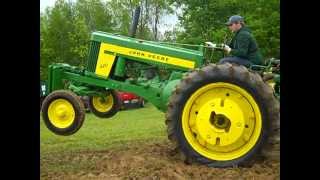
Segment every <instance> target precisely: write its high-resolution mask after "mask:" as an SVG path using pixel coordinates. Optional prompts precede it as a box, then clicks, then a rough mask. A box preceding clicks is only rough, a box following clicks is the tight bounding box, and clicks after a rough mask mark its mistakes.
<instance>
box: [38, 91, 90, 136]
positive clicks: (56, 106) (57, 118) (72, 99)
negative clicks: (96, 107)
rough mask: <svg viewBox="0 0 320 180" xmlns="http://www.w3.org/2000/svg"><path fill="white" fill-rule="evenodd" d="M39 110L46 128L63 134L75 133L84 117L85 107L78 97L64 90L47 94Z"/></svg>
mask: <svg viewBox="0 0 320 180" xmlns="http://www.w3.org/2000/svg"><path fill="white" fill-rule="evenodd" d="M41 111H42V118H43V120H44V123H45V125H46V126H47V128H48V129H49V130H51V131H52V132H53V133H55V134H57V135H63V136H67V135H71V134H74V133H76V132H77V131H78V130H79V129H80V128H81V126H82V124H83V121H84V118H85V109H84V105H83V102H82V101H81V99H80V97H79V96H77V95H76V94H74V93H73V92H71V91H66V90H58V91H54V92H52V93H51V94H49V95H48V96H47V97H46V98H45V99H44V101H43V103H42V108H41Z"/></svg>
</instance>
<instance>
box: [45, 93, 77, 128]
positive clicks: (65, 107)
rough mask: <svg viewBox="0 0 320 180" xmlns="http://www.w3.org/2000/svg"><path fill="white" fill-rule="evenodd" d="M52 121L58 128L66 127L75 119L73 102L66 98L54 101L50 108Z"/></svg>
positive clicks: (49, 112) (49, 114)
mask: <svg viewBox="0 0 320 180" xmlns="http://www.w3.org/2000/svg"><path fill="white" fill-rule="evenodd" d="M48 117H49V120H50V122H51V123H52V124H53V125H54V126H55V127H57V128H66V127H68V126H70V125H71V124H72V122H73V121H74V119H75V111H74V108H73V106H72V104H71V103H70V102H69V101H67V100H65V99H56V100H54V101H52V102H51V103H50V105H49V108H48Z"/></svg>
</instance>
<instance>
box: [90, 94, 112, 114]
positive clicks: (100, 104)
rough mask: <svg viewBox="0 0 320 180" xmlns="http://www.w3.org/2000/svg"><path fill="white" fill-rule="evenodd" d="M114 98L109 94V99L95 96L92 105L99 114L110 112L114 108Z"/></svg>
mask: <svg viewBox="0 0 320 180" xmlns="http://www.w3.org/2000/svg"><path fill="white" fill-rule="evenodd" d="M113 103H114V102H113V96H112V95H111V94H109V95H108V96H107V97H105V98H104V99H103V98H101V97H98V96H94V97H93V98H92V105H93V107H94V108H95V109H96V110H97V111H99V112H102V113H104V112H108V111H110V109H111V108H112V106H113Z"/></svg>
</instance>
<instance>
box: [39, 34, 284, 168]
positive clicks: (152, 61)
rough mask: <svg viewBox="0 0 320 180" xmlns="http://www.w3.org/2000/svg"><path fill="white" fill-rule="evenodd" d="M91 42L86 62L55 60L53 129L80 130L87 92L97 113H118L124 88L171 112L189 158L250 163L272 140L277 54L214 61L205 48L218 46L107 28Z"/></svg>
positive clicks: (48, 118)
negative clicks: (256, 62)
mask: <svg viewBox="0 0 320 180" xmlns="http://www.w3.org/2000/svg"><path fill="white" fill-rule="evenodd" d="M90 43H91V44H90V49H89V56H88V60H87V64H86V67H84V68H80V67H75V66H70V65H68V64H61V63H57V64H52V65H50V66H49V71H48V80H47V86H48V89H47V92H48V93H49V94H48V96H46V98H45V99H44V101H43V104H42V109H41V111H42V116H43V120H44V122H45V125H46V126H47V128H48V129H49V130H51V131H52V132H53V133H55V134H57V135H63V136H66V135H72V134H74V133H76V132H77V131H78V130H79V129H80V128H81V126H82V124H83V122H84V120H85V110H84V104H83V102H82V101H81V99H80V98H79V96H88V97H89V103H88V104H89V108H90V110H91V112H92V113H93V114H95V115H96V116H98V117H100V118H110V117H112V116H114V115H116V113H117V112H118V111H119V109H120V102H119V99H118V98H117V96H116V93H115V91H116V90H119V91H125V92H131V93H134V94H136V95H138V96H140V97H143V98H144V99H146V100H147V101H148V102H150V103H152V104H153V105H154V106H155V107H157V108H158V109H159V110H160V111H162V112H165V113H166V116H165V117H166V118H165V124H166V126H167V133H168V138H169V140H171V141H172V142H173V144H175V146H176V148H177V149H179V150H181V151H182V152H183V153H184V155H185V156H186V157H187V159H188V160H191V162H199V163H201V164H205V165H208V166H212V167H230V166H237V165H245V164H247V162H251V160H253V159H254V157H255V156H256V155H257V154H259V152H260V150H262V149H263V148H265V146H266V145H267V144H268V143H267V140H268V138H269V137H270V136H271V134H272V133H271V131H272V124H273V123H274V122H275V121H279V109H280V107H279V100H278V98H279V97H280V96H279V93H280V74H279V72H278V71H276V70H274V69H275V67H277V64H280V62H279V61H278V60H269V61H268V62H267V63H266V65H265V66H252V67H250V68H246V67H244V66H241V65H237V64H229V63H226V64H219V65H216V64H214V63H212V62H213V60H212V59H208V58H206V57H207V56H206V53H208V52H209V51H210V52H214V51H216V50H219V48H216V47H211V46H209V45H208V44H203V45H199V46H198V47H199V49H198V50H192V49H188V48H181V47H178V46H173V45H168V44H164V43H159V42H152V41H145V40H140V39H136V38H133V37H127V36H122V35H117V34H111V33H106V32H93V33H92V35H91V42H90ZM279 67H280V66H279ZM164 72H165V73H164ZM267 77H268V78H267ZM270 77H271V78H270ZM269 84H273V85H274V86H271V85H269ZM272 87H276V88H272ZM277 88H278V89H277Z"/></svg>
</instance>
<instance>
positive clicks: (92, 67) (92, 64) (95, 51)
mask: <svg viewBox="0 0 320 180" xmlns="http://www.w3.org/2000/svg"><path fill="white" fill-rule="evenodd" d="M99 49H100V42H96V41H91V44H90V51H89V57H88V62H87V68H86V69H87V71H90V72H95V71H96V65H97V60H98V55H99Z"/></svg>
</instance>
